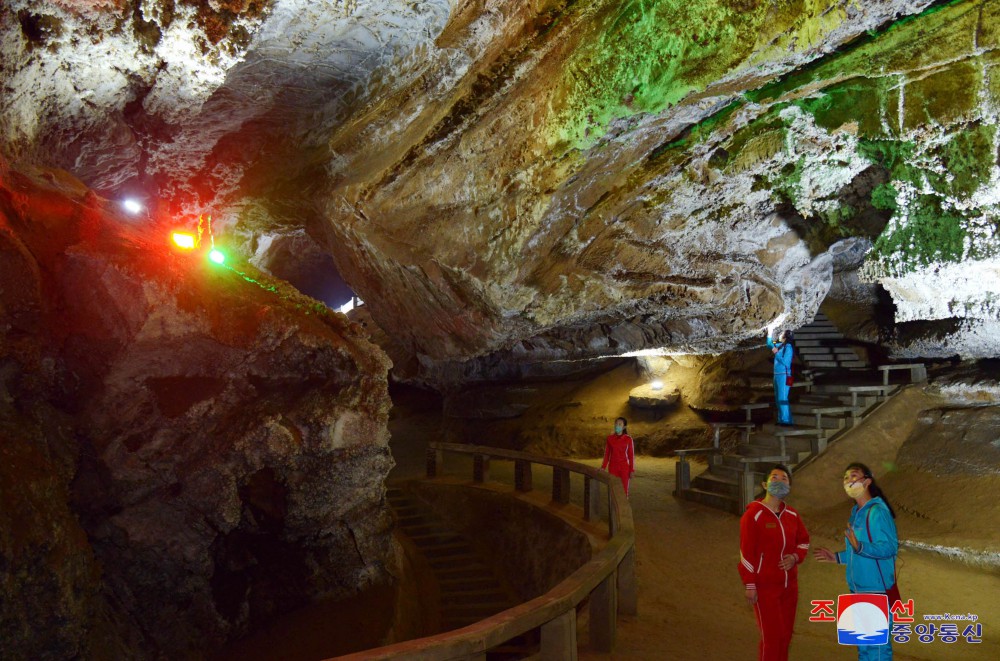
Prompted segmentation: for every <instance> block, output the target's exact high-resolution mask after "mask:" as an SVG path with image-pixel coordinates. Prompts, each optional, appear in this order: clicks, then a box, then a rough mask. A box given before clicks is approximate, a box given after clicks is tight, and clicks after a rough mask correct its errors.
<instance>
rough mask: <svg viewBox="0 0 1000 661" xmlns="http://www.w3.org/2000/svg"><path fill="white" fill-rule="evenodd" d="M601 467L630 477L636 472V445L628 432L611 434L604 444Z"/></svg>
mask: <svg viewBox="0 0 1000 661" xmlns="http://www.w3.org/2000/svg"><path fill="white" fill-rule="evenodd" d="M601 468H607V469H608V472H609V473H611V474H612V475H617V476H618V477H628V476H630V475H631V474H632V473H634V472H635V447H634V444H633V443H632V437H631V436H629V435H628V434H622V435H621V436H619V435H618V434H611V435H610V436H608V440H607V441H606V442H605V444H604V461H603V462H601Z"/></svg>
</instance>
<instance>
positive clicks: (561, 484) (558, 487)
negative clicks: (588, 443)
mask: <svg viewBox="0 0 1000 661" xmlns="http://www.w3.org/2000/svg"><path fill="white" fill-rule="evenodd" d="M552 500H553V501H555V502H557V503H560V504H562V505H565V504H567V503H568V502H569V470H567V469H565V468H562V467H560V466H553V467H552Z"/></svg>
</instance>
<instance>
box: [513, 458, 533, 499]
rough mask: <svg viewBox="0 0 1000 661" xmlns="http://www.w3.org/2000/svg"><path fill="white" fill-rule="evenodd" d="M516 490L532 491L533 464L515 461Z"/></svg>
mask: <svg viewBox="0 0 1000 661" xmlns="http://www.w3.org/2000/svg"><path fill="white" fill-rule="evenodd" d="M514 488H515V489H517V490H518V491H525V492H527V491H531V462H530V461H527V460H525V459H515V460H514Z"/></svg>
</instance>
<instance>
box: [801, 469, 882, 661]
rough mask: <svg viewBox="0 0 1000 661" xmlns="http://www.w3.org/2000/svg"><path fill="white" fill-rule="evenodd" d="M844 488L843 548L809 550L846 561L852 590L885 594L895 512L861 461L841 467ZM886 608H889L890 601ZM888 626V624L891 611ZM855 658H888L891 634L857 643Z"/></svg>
mask: <svg viewBox="0 0 1000 661" xmlns="http://www.w3.org/2000/svg"><path fill="white" fill-rule="evenodd" d="M844 491H845V492H847V495H848V496H849V497H851V498H853V499H854V507H852V508H851V516H850V518H849V519H848V522H847V530H846V531H845V533H844V534H845V537H846V539H847V542H848V543H847V548H846V549H845V550H843V551H839V552H837V553H834V552H833V551H831V550H829V549H826V548H823V547H819V548H817V549H815V550H814V551H813V556H814V557H815V558H816V559H817V560H819V561H820V562H836V563H837V564H838V565H846V566H847V587H848V588H850V590H851V592H852V593H860V592H864V593H869V594H871V593H875V594H879V593H881V594H886V593H888V592H889V591H890V589H892V588H894V586H895V585H896V552H897V550H898V549H899V539H898V537H897V536H896V522H895V520H894V519H895V518H896V513H895V512H894V511H893V509H892V506H891V505H889V501H888V500H886V497H885V494H883V493H882V489H880V488H879V486H878V485H877V484H875V476H874V475H872V472H871V470H870V469H869V468H868V467H867V466H865V465H864V464H860V463H853V464H851V465H850V466H848V467H847V469H846V470H845V471H844ZM893 591H894V592H898V591H896V590H893ZM890 599H891V597H890ZM889 608H890V609H891V608H892V604H891V603H890V604H889ZM889 627H890V629H891V628H892V613H891V611H890V614H889ZM858 659H859V660H860V661H891V659H892V638H891V637H890V638H889V642H888V643H886V644H885V645H858Z"/></svg>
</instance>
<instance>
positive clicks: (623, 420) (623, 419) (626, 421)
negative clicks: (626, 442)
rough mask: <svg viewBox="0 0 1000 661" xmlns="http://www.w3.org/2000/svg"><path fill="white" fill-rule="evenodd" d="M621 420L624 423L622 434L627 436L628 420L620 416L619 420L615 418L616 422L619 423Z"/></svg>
mask: <svg viewBox="0 0 1000 661" xmlns="http://www.w3.org/2000/svg"><path fill="white" fill-rule="evenodd" d="M619 420H621V421H622V433H623V434H625V435H626V436H627V435H628V420H626V419H625V418H623V417H622V416H618V417H617V418H615V422H618V421H619Z"/></svg>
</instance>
